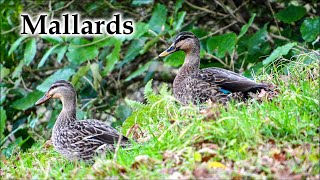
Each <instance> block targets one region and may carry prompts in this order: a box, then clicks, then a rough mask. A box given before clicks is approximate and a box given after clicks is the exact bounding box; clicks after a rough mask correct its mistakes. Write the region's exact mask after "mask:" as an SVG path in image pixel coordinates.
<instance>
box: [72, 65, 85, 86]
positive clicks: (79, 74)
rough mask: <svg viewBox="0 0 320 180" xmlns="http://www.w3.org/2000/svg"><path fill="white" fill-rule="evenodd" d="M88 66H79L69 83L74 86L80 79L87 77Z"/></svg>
mask: <svg viewBox="0 0 320 180" xmlns="http://www.w3.org/2000/svg"><path fill="white" fill-rule="evenodd" d="M89 65H90V64H89V63H88V64H87V65H86V66H81V67H80V68H79V69H78V71H77V72H76V73H75V74H74V75H73V76H72V80H71V83H72V84H74V85H76V84H77V83H78V81H79V80H80V78H82V77H83V76H85V75H87V73H88V71H89V69H90V66H89Z"/></svg>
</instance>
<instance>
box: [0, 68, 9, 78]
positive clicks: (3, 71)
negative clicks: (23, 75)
mask: <svg viewBox="0 0 320 180" xmlns="http://www.w3.org/2000/svg"><path fill="white" fill-rule="evenodd" d="M9 73H10V69H8V68H6V67H4V66H3V65H2V64H0V81H2V80H3V78H5V77H6V76H7V75H8V74H9Z"/></svg>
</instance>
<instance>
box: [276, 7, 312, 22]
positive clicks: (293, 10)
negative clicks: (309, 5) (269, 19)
mask: <svg viewBox="0 0 320 180" xmlns="http://www.w3.org/2000/svg"><path fill="white" fill-rule="evenodd" d="M306 13H307V12H306V9H305V8H304V7H303V6H293V5H290V6H289V7H287V8H286V9H283V10H281V11H279V12H278V13H276V14H275V17H276V18H277V19H279V20H280V21H282V22H284V23H288V24H290V23H292V22H295V21H298V20H299V19H301V18H302V17H303V16H305V15H306Z"/></svg>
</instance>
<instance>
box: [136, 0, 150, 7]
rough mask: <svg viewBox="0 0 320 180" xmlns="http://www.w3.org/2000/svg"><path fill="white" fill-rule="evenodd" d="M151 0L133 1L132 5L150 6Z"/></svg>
mask: <svg viewBox="0 0 320 180" xmlns="http://www.w3.org/2000/svg"><path fill="white" fill-rule="evenodd" d="M152 3H153V0H133V1H132V5H135V6H140V5H144V4H152Z"/></svg>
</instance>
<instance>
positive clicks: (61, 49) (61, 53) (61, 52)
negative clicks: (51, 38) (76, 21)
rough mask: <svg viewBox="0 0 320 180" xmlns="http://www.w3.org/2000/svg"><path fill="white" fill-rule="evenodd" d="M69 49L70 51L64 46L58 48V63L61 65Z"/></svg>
mask: <svg viewBox="0 0 320 180" xmlns="http://www.w3.org/2000/svg"><path fill="white" fill-rule="evenodd" d="M67 49H68V47H67V46H62V47H59V48H56V50H57V61H58V63H61V60H62V58H63V56H64V54H65V53H66V52H67Z"/></svg>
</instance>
